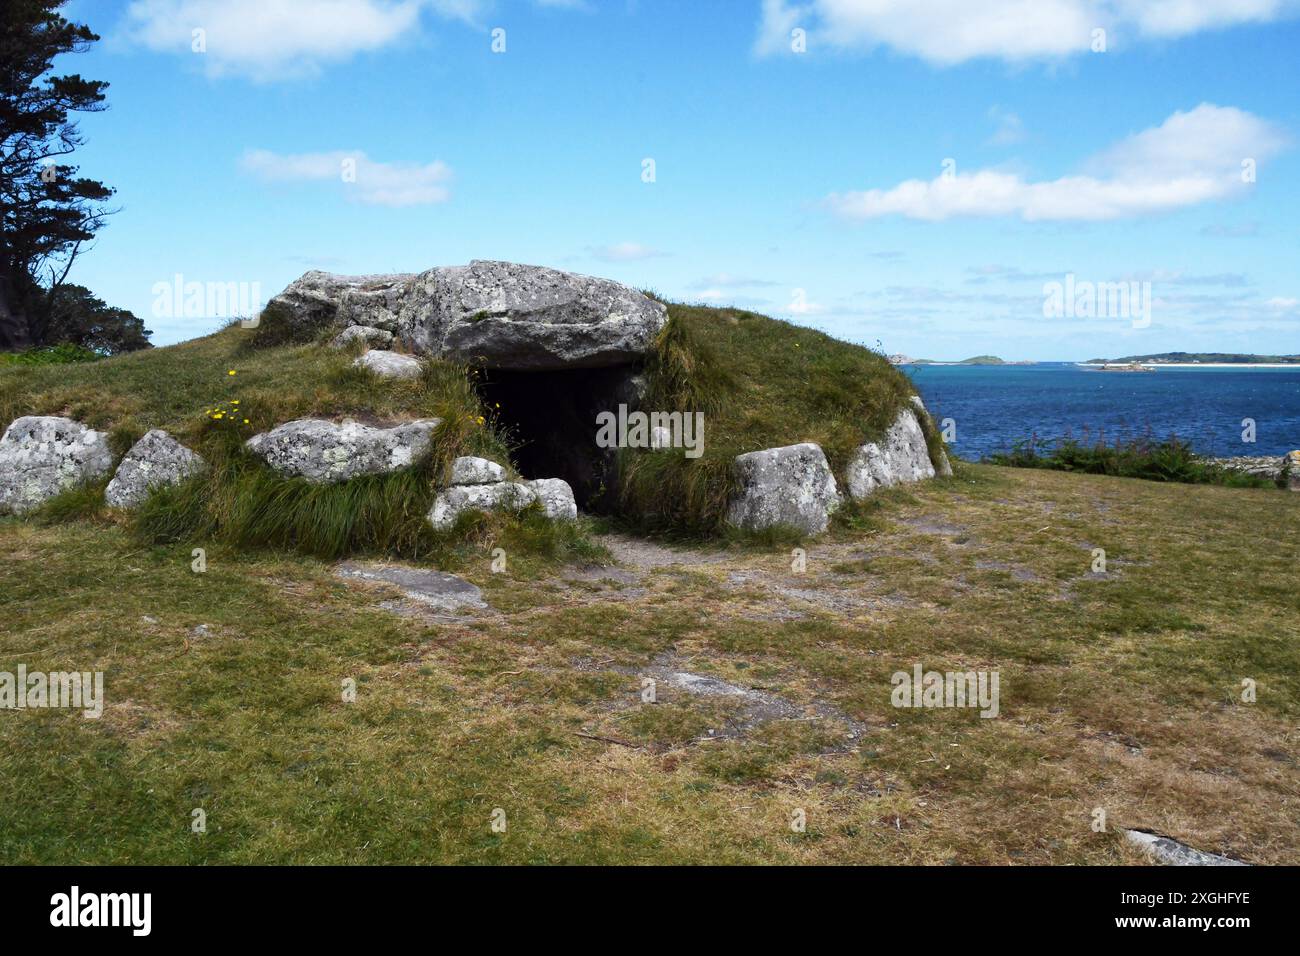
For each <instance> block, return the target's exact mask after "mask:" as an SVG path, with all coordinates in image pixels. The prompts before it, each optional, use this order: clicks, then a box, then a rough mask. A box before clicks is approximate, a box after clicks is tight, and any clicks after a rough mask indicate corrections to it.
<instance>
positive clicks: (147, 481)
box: [104, 428, 204, 508]
mask: <svg viewBox="0 0 1300 956" xmlns="http://www.w3.org/2000/svg"><path fill="white" fill-rule="evenodd" d="M203 466H204V462H203V459H202V458H201V457H200V456H199V455H197V454H195V453H194V452H192V451H190V450H189V449H188V448H186V447H185V446H184V445H182V444H181V443H180V442H178V441H177V440H176V439H175V438H172V436H171V435H168V434H167V433H166V432H165V431H163V430H162V429H160V428H155V429H154V430H153V431H150V432H146V433H145V436H144V437H143V438H141V439H140V440H139V441H138V442H136V443H135V444H134V445H132V446H131V450H130V451H129V452H127V453H126V457H125V458H123V459H122V463H121V464H120V465H118V466H117V472H116V473H115V474H114V475H113V480H112V481H110V482H109V483H108V487H107V488H105V489H104V500H105V501H107V502H108V503H109V504H110V505H111V506H112V507H114V508H135V507H138V506H139V505H140V504H141V503H143V502H144V500H145V498H147V497H148V496H149V492H150V490H151V489H153V488H160V487H162V486H164V485H176V484H180V483H181V482H182V481H184V480H185V479H186V478H189V477H190V476H191V475H194V474H196V473H197V472H199V471H201V470H202V469H203Z"/></svg>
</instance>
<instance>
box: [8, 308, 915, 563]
mask: <svg viewBox="0 0 1300 956" xmlns="http://www.w3.org/2000/svg"><path fill="white" fill-rule="evenodd" d="M669 316H670V318H669V322H668V324H667V326H666V327H665V329H664V331H663V333H662V334H661V336H660V337H659V340H658V342H657V344H656V348H655V351H654V352H653V354H652V355H651V356H650V358H649V361H648V363H647V367H646V378H647V382H648V394H647V396H646V401H645V403H644V407H645V408H647V409H651V410H657V411H682V412H697V411H698V412H703V413H704V421H705V430H704V452H703V455H702V457H700V458H697V459H689V458H686V457H684V456H683V454H682V450H681V449H670V450H663V451H654V452H651V451H647V450H641V449H624V450H623V451H622V452H621V453H620V460H619V481H618V488H617V491H616V493H615V494H614V495H613V496H611V498H612V499H615V500H607V501H605V502H603V503H602V505H603V509H602V510H606V511H612V512H613V513H614V514H615V515H616V516H618V517H619V518H621V519H623V520H626V521H627V522H629V523H630V524H631V525H632V526H634V527H636V528H639V529H641V530H645V531H655V532H676V533H688V534H694V535H697V536H699V535H711V534H713V533H716V532H718V531H719V530H720V529H721V525H722V519H723V517H724V516H725V510H726V504H727V501H728V499H729V498H730V497H731V495H732V494H733V492H734V490H735V489H734V487H733V477H732V461H733V459H734V458H735V456H736V455H738V454H741V453H743V452H748V451H755V450H758V449H762V448H770V447H773V446H778V445H789V444H794V443H796V442H801V441H812V442H817V443H818V444H819V445H821V446H822V448H823V449H824V450H825V452H826V455H827V458H828V459H829V461H830V463H831V467H832V468H833V469H834V471H835V473H836V477H837V480H840V481H841V482H842V481H843V478H844V469H845V466H846V465H847V464H848V462H849V460H850V458H851V457H852V455H853V453H854V451H855V449H856V448H857V447H858V446H860V445H861V444H862V443H863V442H864V441H868V440H874V439H878V438H880V437H881V436H882V435H883V434H884V432H885V430H886V429H887V428H888V427H889V425H890V424H891V423H892V422H893V420H894V418H895V416H896V415H897V413H898V411H899V409H900V408H903V407H904V406H906V404H907V402H908V398H909V396H910V395H912V394H913V389H912V387H911V385H910V383H909V381H908V380H907V378H906V377H905V376H904V375H903V374H902V373H900V372H899V371H898V370H896V369H895V368H893V367H892V366H891V365H890V364H889V363H888V362H887V361H886V360H885V359H884V358H883V357H881V356H880V355H878V354H876V353H874V352H871V351H869V350H867V349H865V348H861V347H859V346H855V345H850V344H847V343H844V342H840V341H837V340H835V339H833V338H831V337H829V336H827V335H824V334H822V333H820V332H816V331H813V330H810V329H804V328H799V327H796V326H792V325H790V324H788V323H785V322H780V321H776V320H774V319H769V318H766V317H764V316H761V315H756V314H754V313H752V312H743V311H735V310H726V309H709V308H698V307H690V306H681V305H672V306H670V309H669ZM270 331H274V323H269V322H264V323H263V327H262V328H259V329H258V330H256V331H254V332H250V331H248V330H245V329H241V328H239V327H237V326H231V327H229V328H226V329H224V330H222V331H220V332H217V333H215V334H213V335H209V336H205V337H203V338H200V339H195V340H192V341H189V342H185V343H182V344H180V345H175V346H169V347H166V348H158V349H151V350H148V351H145V352H136V353H132V354H128V355H123V356H119V357H114V358H110V359H104V360H101V361H98V362H93V363H86V364H75V365H60V366H17V367H9V368H3V369H0V422H3V423H4V424H7V423H8V422H10V421H12V420H13V419H15V418H17V417H19V416H21V415H66V416H67V417H69V418H73V419H75V420H77V421H80V422H83V423H85V424H86V425H89V426H91V427H93V428H96V429H100V430H105V431H108V432H109V433H110V435H111V437H112V445H113V449H114V452H115V453H116V454H117V455H119V456H120V455H122V454H124V453H125V452H126V451H127V449H128V448H130V446H131V445H132V444H133V443H134V442H135V441H136V440H137V439H138V438H139V437H140V436H142V435H143V434H144V433H145V432H146V431H148V430H149V429H151V428H163V429H166V430H167V431H168V432H170V433H171V434H172V435H174V436H175V437H176V438H177V439H178V440H179V441H181V442H182V443H183V444H185V445H187V446H189V447H191V448H193V449H194V450H196V451H197V452H199V453H200V454H201V455H203V457H204V458H205V459H206V460H207V461H208V462H209V463H210V464H211V466H212V467H211V468H210V469H209V471H208V472H207V473H206V474H205V475H204V476H202V477H201V478H196V479H193V480H191V481H189V482H186V483H185V484H183V485H180V486H178V487H176V488H171V489H164V490H160V491H158V492H156V493H155V494H154V495H152V496H151V499H150V500H149V501H148V502H147V503H146V504H145V505H144V506H143V507H142V508H141V509H140V511H139V513H138V514H137V515H135V516H134V519H133V525H134V527H135V529H136V530H137V531H138V532H139V533H140V534H141V535H142V536H143V537H144V538H145V539H146V540H149V541H157V542H164V541H165V542H186V541H200V540H219V541H223V542H226V543H229V544H233V545H238V546H262V545H265V546H272V547H276V548H287V549H294V550H298V551H302V552H305V553H309V554H315V555H319V556H322V557H329V558H333V557H337V556H340V555H344V554H350V553H381V554H393V555H402V556H407V557H424V556H431V555H432V554H433V553H434V552H439V553H441V552H442V551H445V547H446V546H447V544H448V540H449V538H448V536H446V535H443V536H438V535H436V534H434V532H433V531H432V530H431V529H430V528H429V527H428V525H427V523H426V522H425V520H424V516H425V514H426V513H427V512H428V510H429V507H430V505H431V503H432V498H433V495H434V494H435V491H436V487H437V485H438V484H439V483H440V482H441V480H442V478H443V477H444V476H445V475H446V470H447V469H448V467H449V466H450V463H451V461H452V459H454V458H455V457H456V456H458V455H480V456H483V457H485V458H490V459H493V460H495V461H500V462H503V463H505V462H508V461H510V460H511V459H512V455H511V447H512V445H514V444H517V443H518V442H519V441H520V440H521V436H520V435H517V434H512V433H511V430H510V427H509V426H508V425H506V424H504V422H503V420H502V419H501V418H500V417H499V414H500V413H499V412H498V409H497V408H495V407H489V403H487V402H485V401H484V400H483V399H482V397H481V395H480V391H479V390H477V389H476V375H478V374H479V373H476V372H475V371H474V370H472V369H467V368H465V367H464V366H461V365H456V364H453V363H448V362H442V361H437V360H431V361H426V362H425V363H424V374H423V375H422V377H420V378H419V379H417V380H414V381H395V380H391V379H379V378H376V377H375V376H373V375H372V374H370V373H369V372H368V371H365V370H363V369H357V368H354V367H353V366H352V365H351V362H352V359H353V357H354V355H355V354H356V353H355V352H351V351H344V352H339V351H336V350H334V349H330V348H326V347H324V346H323V339H322V336H323V335H324V330H317V331H318V333H320V334H318V335H317V336H316V337H315V338H314V339H313V341H311V342H307V343H294V342H289V341H287V340H286V339H285V337H283V336H276V335H269V334H268V333H269V332H270ZM305 417H322V418H334V419H338V418H341V417H352V418H355V419H357V420H359V421H364V422H367V423H371V424H378V425H385V424H390V423H393V422H396V421H399V420H402V419H411V418H426V417H437V418H441V419H443V424H442V425H441V426H440V428H439V429H438V431H437V432H436V433H435V436H434V441H433V448H432V451H431V454H430V455H429V456H428V457H427V459H426V460H424V461H421V462H418V463H417V464H416V465H415V466H414V467H412V468H411V469H408V470H406V471H403V472H398V473H395V474H392V475H383V476H373V477H368V478H362V479H356V480H353V481H350V482H346V483H343V484H340V485H330V486H320V485H312V484H309V483H308V482H306V481H303V480H299V479H285V478H282V477H279V476H277V475H275V474H273V473H271V472H270V471H269V470H268V469H267V468H266V467H265V466H264V465H262V463H261V462H260V461H258V460H257V459H256V458H254V457H253V456H251V455H249V454H248V453H247V452H246V451H245V450H244V448H243V442H244V441H245V440H246V439H247V438H249V437H251V436H253V435H255V434H258V433H259V432H264V431H267V430H269V429H271V428H273V427H274V426H276V425H278V424H281V423H283V422H286V421H290V420H292V419H296V418H305ZM924 425H925V427H926V428H927V431H928V429H929V423H928V422H925V423H924ZM595 428H596V426H595V423H594V422H593V423H592V441H593V442H594V435H595ZM929 437H930V439H931V441H932V442H936V443H937V441H938V439H937V437H936V436H933V435H930V436H929ZM528 477H546V476H543V475H529V476H528ZM99 490H100V489H95V488H92V489H85V490H82V491H80V492H71V493H69V494H68V495H65V496H62V497H61V498H60V499H58V500H57V501H55V502H52V503H51V504H50V505H49V506H47V508H46V509H44V512H43V517H45V518H46V519H47V520H48V519H50V518H51V517H53V518H57V519H63V518H67V517H70V516H73V515H75V514H85V513H87V512H93V511H95V510H97V509H98V492H99ZM479 524H480V525H481V522H480V523H479ZM468 525H475V523H474V522H468ZM468 525H467V526H466V527H461V528H458V529H457V531H456V533H455V534H454V535H453V536H452V537H454V538H456V539H460V540H463V539H465V538H466V537H473V536H474V535H476V534H477V535H478V536H479V537H483V536H490V535H492V534H500V533H503V532H502V530H501V529H500V528H483V527H479V526H477V525H475V527H474V528H471V527H469V526H468ZM539 527H540V524H539ZM475 529H477V530H475ZM533 530H534V531H536V530H537V529H536V528H534V529H533ZM515 531H516V532H519V533H523V532H522V530H521V528H519V527H516V528H515ZM554 534H555V535H559V536H561V537H562V538H563V539H564V540H561V541H558V542H557V541H550V542H544V543H543V544H544V546H545V547H547V548H551V549H555V548H559V549H560V550H562V551H564V550H569V549H573V548H581V543H580V542H579V541H578V538H577V537H573V536H570V535H567V533H565V532H560V531H556V532H554ZM578 537H580V536H578Z"/></svg>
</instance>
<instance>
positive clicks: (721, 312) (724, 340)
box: [620, 305, 942, 534]
mask: <svg viewBox="0 0 1300 956" xmlns="http://www.w3.org/2000/svg"><path fill="white" fill-rule="evenodd" d="M668 314H669V320H668V325H667V326H666V327H665V329H664V331H663V333H662V334H661V336H660V338H659V341H658V343H657V345H656V349H655V352H654V354H653V355H652V356H651V359H650V362H649V365H648V368H647V371H648V373H649V374H648V378H649V382H650V392H649V395H648V396H647V402H646V405H647V407H648V408H651V409H656V410H662V411H702V412H704V415H705V418H704V454H703V455H702V456H701V457H699V458H697V459H687V458H684V457H683V456H682V454H681V452H680V451H677V450H662V451H653V452H651V451H641V450H631V449H629V450H625V451H624V453H623V454H622V457H621V461H620V465H621V469H620V470H621V479H620V485H621V489H622V505H623V507H622V508H621V509H620V510H621V511H622V512H623V513H624V514H625V515H627V516H629V520H632V521H633V522H634V523H635V524H636V525H637V526H639V527H640V528H641V529H642V530H646V531H655V532H670V531H677V532H683V531H684V532H688V533H697V534H712V533H715V532H717V531H718V530H719V526H720V522H721V520H722V518H723V517H725V513H726V502H727V501H728V499H729V498H730V497H731V495H732V493H733V492H734V490H735V487H734V483H733V476H732V467H731V466H732V461H733V460H734V459H735V457H736V456H737V455H739V454H743V453H745V452H751V451H758V450H760V449H763V448H772V447H776V446H781V445H793V444H796V443H798V442H816V443H817V444H818V445H820V446H821V447H822V450H823V451H824V452H825V453H826V458H827V460H828V461H829V462H830V466H831V470H832V471H833V472H834V473H835V479H836V481H837V482H838V483H839V485H840V487H841V489H842V488H843V487H844V486H845V469H846V468H847V466H848V464H849V461H850V460H851V459H852V457H853V454H854V452H855V451H856V450H857V449H858V448H859V447H860V446H861V445H862V444H863V443H864V442H868V441H876V440H878V439H880V438H881V437H883V435H884V433H885V431H886V430H887V429H888V428H889V426H890V425H891V424H893V421H894V419H895V418H896V417H897V415H898V412H899V410H900V409H902V408H905V407H907V406H908V403H909V401H910V398H911V396H912V395H914V394H916V392H915V389H914V388H913V387H912V384H911V382H910V381H909V380H908V378H907V377H906V376H905V375H904V374H903V373H902V372H900V371H899V370H898V369H896V368H894V367H893V366H892V365H890V363H889V361H888V360H887V359H886V358H884V356H882V355H880V354H878V353H876V352H873V351H871V350H869V349H866V348H863V347H861V346H858V345H851V344H849V343H847V342H841V341H839V340H838V339H834V338H831V337H830V336H829V335H826V334H824V333H822V332H818V331H816V330H814V329H806V328H802V327H799V326H794V325H790V324H789V323H788V322H781V321H778V320H776V319H770V318H768V317H766V316H762V315H757V314H756V313H753V312H745V311H739V310H733V309H713V308H705V307H698V306H686V305H670V306H669V312H668ZM922 417H923V418H924V416H922ZM922 427H923V428H924V429H925V431H926V437H927V440H928V441H929V442H930V445H931V457H935V456H936V455H937V453H938V450H939V449H940V448H941V447H942V445H941V444H940V439H939V437H938V436H937V435H935V434H933V431H932V429H931V427H930V422H929V421H928V420H926V421H923V422H922ZM851 510H852V509H849V511H846V515H847V514H849V513H851Z"/></svg>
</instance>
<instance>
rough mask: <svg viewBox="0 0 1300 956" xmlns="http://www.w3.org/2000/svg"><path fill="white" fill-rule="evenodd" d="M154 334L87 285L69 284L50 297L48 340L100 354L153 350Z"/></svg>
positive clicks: (46, 332) (140, 321) (139, 320)
mask: <svg viewBox="0 0 1300 956" xmlns="http://www.w3.org/2000/svg"><path fill="white" fill-rule="evenodd" d="M152 334H153V333H152V332H150V331H149V330H148V329H146V328H145V327H144V322H143V321H142V320H141V319H139V318H138V317H136V316H135V315H134V314H133V313H131V312H128V311H127V310H126V309H116V308H113V307H112V306H110V305H108V304H107V303H106V302H105V301H104V300H103V299H100V298H98V297H97V296H95V295H94V294H93V293H92V292H91V291H90V290H89V289H87V288H85V287H84V286H79V285H73V284H71V283H67V284H65V285H61V286H59V288H58V289H56V290H55V291H54V293H53V295H52V296H51V297H50V316H49V324H48V326H47V327H46V329H45V335H44V338H45V341H47V342H70V343H73V344H74V345H76V346H80V347H81V349H83V350H89V351H90V352H92V353H96V354H98V355H117V354H118V353H119V352H134V351H136V350H138V349H147V348H152V347H153V346H152V345H151V344H150V342H149V336H150V335H152Z"/></svg>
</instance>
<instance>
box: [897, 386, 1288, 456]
mask: <svg viewBox="0 0 1300 956" xmlns="http://www.w3.org/2000/svg"><path fill="white" fill-rule="evenodd" d="M902 370H903V371H904V372H905V373H906V374H907V375H909V376H910V377H911V378H912V380H913V381H914V382H915V383H916V387H917V389H918V390H919V391H920V393H921V396H922V398H924V399H925V404H926V406H927V407H928V408H929V409H930V414H931V415H933V416H934V418H935V420H936V421H940V420H942V419H944V418H951V419H953V421H954V422H955V423H956V431H957V440H956V442H955V443H954V444H953V450H954V451H956V453H957V455H958V456H959V457H961V458H966V459H969V460H978V459H980V458H982V457H984V456H986V455H989V454H991V453H993V452H997V451H1008V450H1010V449H1011V447H1012V446H1013V445H1014V444H1015V443H1016V442H1018V441H1023V440H1024V439H1027V438H1030V437H1037V438H1039V439H1046V440H1049V441H1051V440H1055V439H1057V438H1061V437H1065V436H1071V437H1074V438H1076V439H1079V440H1081V441H1087V442H1088V443H1092V442H1095V441H1096V440H1097V439H1098V438H1104V439H1105V441H1106V443H1107V444H1112V443H1113V442H1114V441H1115V440H1116V439H1126V438H1133V437H1140V436H1143V435H1150V436H1151V437H1153V438H1157V439H1163V438H1168V437H1170V436H1171V435H1177V436H1178V437H1179V438H1181V439H1183V440H1184V441H1187V442H1190V443H1191V445H1192V447H1193V449H1195V450H1196V451H1197V452H1199V453H1201V454H1203V455H1213V456H1217V457H1231V456H1236V455H1282V454H1285V453H1286V452H1288V451H1291V450H1292V449H1294V448H1300V368H1240V369H1234V368H1185V369H1184V368H1159V369H1156V370H1155V371H1154V372H1146V373H1141V372H1100V371H1094V370H1089V369H1083V368H1079V367H1078V366H1076V365H1074V364H1072V363H1066V362H1044V363H1040V364H1038V365H994V366H987V365H911V366H902ZM1246 418H1251V419H1254V421H1255V442H1254V443H1253V444H1251V443H1247V442H1244V441H1243V440H1242V431H1243V426H1242V420H1243V419H1246Z"/></svg>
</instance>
